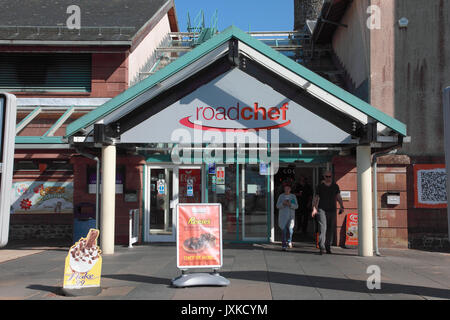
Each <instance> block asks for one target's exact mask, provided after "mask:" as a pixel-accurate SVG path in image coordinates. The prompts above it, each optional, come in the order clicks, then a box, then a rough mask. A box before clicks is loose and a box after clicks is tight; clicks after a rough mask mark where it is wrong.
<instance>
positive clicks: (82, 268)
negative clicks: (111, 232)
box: [63, 229, 102, 289]
mask: <svg viewBox="0 0 450 320" xmlns="http://www.w3.org/2000/svg"><path fill="white" fill-rule="evenodd" d="M99 233H100V232H99V231H98V230H97V229H90V230H89V233H88V234H87V236H86V238H81V239H80V240H79V241H78V242H76V243H75V244H74V245H73V246H72V247H71V248H70V250H69V254H68V255H67V257H66V263H65V267H64V285H63V288H65V289H82V288H89V287H99V286H100V278H101V271H102V257H101V250H100V248H99V247H98V246H97V239H98V235H99Z"/></svg>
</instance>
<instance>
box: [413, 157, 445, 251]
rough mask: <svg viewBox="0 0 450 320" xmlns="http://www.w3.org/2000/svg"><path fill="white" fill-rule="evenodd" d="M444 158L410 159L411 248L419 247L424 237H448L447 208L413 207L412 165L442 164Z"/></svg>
mask: <svg viewBox="0 0 450 320" xmlns="http://www.w3.org/2000/svg"><path fill="white" fill-rule="evenodd" d="M442 163H445V158H444V157H428V156H422V157H411V165H409V166H408V171H407V184H408V195H409V197H408V229H409V240H410V243H411V246H412V247H420V246H421V245H422V240H423V238H424V237H430V236H432V237H441V238H447V237H448V236H447V235H448V221H447V208H444V209H430V208H416V207H415V205H414V169H413V166H414V164H442Z"/></svg>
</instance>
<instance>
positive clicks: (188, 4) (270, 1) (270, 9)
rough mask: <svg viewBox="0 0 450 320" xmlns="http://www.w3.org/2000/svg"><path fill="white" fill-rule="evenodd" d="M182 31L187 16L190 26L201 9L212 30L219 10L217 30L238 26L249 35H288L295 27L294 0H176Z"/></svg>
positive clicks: (206, 22)
mask: <svg viewBox="0 0 450 320" xmlns="http://www.w3.org/2000/svg"><path fill="white" fill-rule="evenodd" d="M175 8H176V11H177V17H178V25H179V27H180V31H183V32H184V31H186V26H187V12H188V11H189V14H190V16H191V23H193V20H194V18H195V17H196V16H197V14H198V12H200V10H201V9H203V11H204V12H205V24H206V26H207V27H209V26H210V23H211V17H212V16H213V14H214V11H215V10H216V9H217V10H218V29H219V31H222V30H223V29H225V28H227V27H229V26H230V25H235V26H236V27H238V28H240V29H242V30H244V31H248V30H249V28H250V29H251V31H272V30H273V31H289V30H292V29H293V26H294V0H259V1H258V0H175Z"/></svg>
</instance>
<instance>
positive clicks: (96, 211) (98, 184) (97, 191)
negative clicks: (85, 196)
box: [75, 147, 100, 229]
mask: <svg viewBox="0 0 450 320" xmlns="http://www.w3.org/2000/svg"><path fill="white" fill-rule="evenodd" d="M75 151H76V152H77V153H79V154H81V155H82V156H84V157H86V158H89V159H91V160H95V161H96V162H97V178H96V179H95V180H96V181H95V228H96V229H98V212H99V210H98V209H99V195H100V159H99V158H98V157H97V156H94V155H93V154H89V153H85V152H83V151H81V149H79V148H78V147H75Z"/></svg>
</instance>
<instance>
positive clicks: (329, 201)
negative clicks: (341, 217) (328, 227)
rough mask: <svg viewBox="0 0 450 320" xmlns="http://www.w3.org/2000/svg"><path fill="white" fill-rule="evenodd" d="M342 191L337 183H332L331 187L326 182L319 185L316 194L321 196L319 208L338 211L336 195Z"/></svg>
mask: <svg viewBox="0 0 450 320" xmlns="http://www.w3.org/2000/svg"><path fill="white" fill-rule="evenodd" d="M340 192H341V191H340V190H339V186H338V185H337V184H336V183H332V184H331V185H330V186H329V187H328V186H326V185H325V183H321V184H319V185H318V186H317V189H316V194H317V195H318V196H319V198H320V199H319V209H322V210H324V211H333V210H334V211H336V195H337V194H339V193H340Z"/></svg>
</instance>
